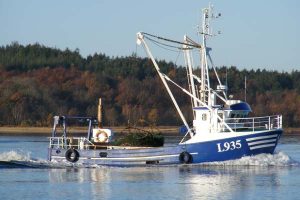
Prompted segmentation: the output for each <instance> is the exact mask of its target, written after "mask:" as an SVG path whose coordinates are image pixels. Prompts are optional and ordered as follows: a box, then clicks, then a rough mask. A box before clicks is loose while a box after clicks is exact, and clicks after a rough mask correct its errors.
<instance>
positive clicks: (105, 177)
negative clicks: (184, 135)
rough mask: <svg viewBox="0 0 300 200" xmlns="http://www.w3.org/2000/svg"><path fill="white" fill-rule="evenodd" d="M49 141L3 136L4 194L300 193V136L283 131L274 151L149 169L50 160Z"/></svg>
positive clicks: (0, 175)
mask: <svg viewBox="0 0 300 200" xmlns="http://www.w3.org/2000/svg"><path fill="white" fill-rule="evenodd" d="M47 146H48V140H47V138H46V137H40V136H39V137H36V136H32V137H24V136H0V197H1V199H56V200H57V199H72V200H73V199H130V200H131V199H155V200H160V199H164V200H165V199H191V200H193V199H299V198H300V189H299V188H300V137H288V136H284V137H283V138H282V139H281V142H280V144H279V145H278V147H277V152H276V154H275V155H259V156H255V157H248V158H242V159H239V160H236V161H228V162H216V163H210V164H206V165H190V166H168V167H145V168H143V167H134V168H117V167H98V166H90V167H89V168H87V167H83V166H76V167H70V166H69V165H67V164H66V165H55V164H49V163H48V162H47V161H46V156H47ZM11 160H15V161H17V164H15V161H14V162H11ZM18 162H19V163H23V164H24V163H25V164H27V165H31V166H32V167H24V166H23V165H18Z"/></svg>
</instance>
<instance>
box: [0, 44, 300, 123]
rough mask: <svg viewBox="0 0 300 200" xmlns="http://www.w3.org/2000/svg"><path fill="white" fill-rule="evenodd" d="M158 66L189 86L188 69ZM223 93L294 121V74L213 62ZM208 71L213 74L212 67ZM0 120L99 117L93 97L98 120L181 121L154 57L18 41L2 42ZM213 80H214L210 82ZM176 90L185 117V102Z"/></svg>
mask: <svg viewBox="0 0 300 200" xmlns="http://www.w3.org/2000/svg"><path fill="white" fill-rule="evenodd" d="M158 64H159V65H160V67H161V68H162V71H163V72H164V73H165V74H167V75H168V76H169V77H171V78H173V79H175V81H176V82H177V83H180V84H181V85H184V86H185V87H186V88H187V87H188V83H187V82H186V80H185V76H186V69H185V68H184V67H182V66H176V64H174V63H172V62H166V61H164V60H160V61H158ZM217 70H218V71H219V75H220V77H221V79H222V80H223V82H224V81H225V78H226V77H227V78H226V79H227V83H228V87H229V89H230V90H229V91H228V93H229V94H232V95H233V96H234V99H244V78H245V76H246V77H247V102H248V103H249V104H250V105H251V107H252V110H253V112H254V113H255V115H261V116H264V115H272V114H282V115H283V122H284V126H286V127H297V126H298V124H299V122H300V107H299V105H300V72H299V71H292V72H290V73H287V72H278V71H267V70H264V69H263V70H260V69H257V70H253V69H252V70H246V69H243V70H239V69H238V68H236V67H234V66H231V67H225V66H222V67H218V69H217ZM211 73H213V72H211ZM0 74H1V76H0V113H1V114H0V125H14V126H49V125H51V124H52V118H53V116H54V115H77V116H97V103H98V98H99V97H102V98H103V101H104V125H106V126H119V125H126V124H128V123H130V124H132V125H139V126H143V125H150V124H151V125H180V124H181V121H180V119H179V117H178V115H177V113H176V111H175V108H174V106H173V105H172V102H171V100H170V98H169V96H168V95H167V93H166V91H165V89H164V87H163V85H162V83H161V81H160V79H159V77H158V76H157V74H156V72H155V70H154V68H153V66H152V62H151V61H150V60H149V59H147V58H140V57H137V56H135V55H132V56H127V57H109V56H106V55H105V54H94V55H90V56H87V58H83V57H82V56H81V55H80V53H79V50H78V49H76V50H74V51H72V50H69V49H65V50H60V49H56V48H49V47H45V46H43V45H40V44H33V45H27V46H23V45H20V44H18V43H17V42H14V43H12V44H10V45H7V46H2V47H0ZM212 82H213V83H212V85H215V84H216V82H217V80H216V78H213V79H212ZM172 89H174V92H175V96H176V99H177V100H178V103H179V104H180V106H181V107H182V108H183V112H184V114H186V116H187V119H188V121H190V122H191V120H192V116H191V114H192V113H191V108H190V99H189V98H188V97H187V96H186V95H184V94H183V93H182V92H181V91H180V90H178V89H176V88H172Z"/></svg>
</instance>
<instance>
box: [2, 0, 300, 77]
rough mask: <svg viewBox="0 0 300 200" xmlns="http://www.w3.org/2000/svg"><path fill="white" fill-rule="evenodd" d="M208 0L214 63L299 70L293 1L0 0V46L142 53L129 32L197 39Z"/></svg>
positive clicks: (299, 24)
mask: <svg viewBox="0 0 300 200" xmlns="http://www.w3.org/2000/svg"><path fill="white" fill-rule="evenodd" d="M209 3H211V4H213V6H214V11H215V12H216V13H219V12H220V13H221V14H222V16H221V17H220V18H219V19H217V20H215V21H214V22H213V23H212V25H213V30H215V31H216V32H217V31H221V34H220V35H218V36H216V37H213V38H210V39H209V40H208V45H209V46H210V47H212V49H213V51H212V57H213V60H214V63H215V65H216V66H236V67H237V68H239V69H244V68H246V69H267V70H278V71H288V72H289V71H292V70H300V39H299V36H300V14H299V9H300V1H299V0H263V1H261V0H251V1H240V0H214V1H213V0H211V1H206V0H151V1H143V0H140V1H137V0H126V1H122V0H86V1H82V0H51V1H49V0H0V46H5V45H9V44H11V43H12V42H14V41H17V42H19V43H20V44H23V45H27V44H34V43H39V44H42V45H45V46H48V47H54V48H59V49H62V50H64V49H66V48H69V49H71V50H75V49H76V48H78V49H79V51H80V53H81V55H82V56H83V57H86V56H88V55H93V54H95V53H104V54H106V55H108V56H114V57H116V56H129V55H132V53H137V54H138V56H141V57H144V56H146V54H145V52H144V50H143V49H142V47H140V46H137V45H136V33H137V32H139V31H143V32H148V33H153V34H155V35H160V36H164V37H168V38H171V39H175V40H182V39H183V35H184V34H187V35H188V36H190V37H191V38H194V39H195V40H196V41H198V40H200V38H199V35H198V34H197V26H198V25H201V24H200V22H201V10H202V8H205V7H207V6H208V4H209ZM155 48H156V47H153V49H152V47H151V50H152V53H153V54H154V56H155V57H156V58H158V59H165V60H167V61H173V62H175V63H176V62H178V64H180V63H181V61H178V53H176V52H170V51H164V50H161V49H155Z"/></svg>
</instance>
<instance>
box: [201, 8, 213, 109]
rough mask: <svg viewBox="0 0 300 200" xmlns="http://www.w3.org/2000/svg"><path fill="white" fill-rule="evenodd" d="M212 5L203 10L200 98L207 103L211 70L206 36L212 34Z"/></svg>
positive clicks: (208, 102)
mask: <svg viewBox="0 0 300 200" xmlns="http://www.w3.org/2000/svg"><path fill="white" fill-rule="evenodd" d="M211 12H212V7H211V5H209V7H208V8H204V9H203V10H202V15H203V16H202V19H203V21H202V32H201V34H202V47H203V48H202V49H201V85H200V100H201V101H202V102H204V103H206V104H209V105H210V104H211V102H210V83H209V71H208V63H207V51H208V49H207V46H206V38H207V37H208V36H211V33H210V27H209V25H210V18H211Z"/></svg>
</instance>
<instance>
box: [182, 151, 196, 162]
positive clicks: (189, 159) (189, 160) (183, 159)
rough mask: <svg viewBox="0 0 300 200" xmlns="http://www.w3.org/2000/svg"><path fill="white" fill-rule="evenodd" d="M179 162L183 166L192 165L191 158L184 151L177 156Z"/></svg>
mask: <svg viewBox="0 0 300 200" xmlns="http://www.w3.org/2000/svg"><path fill="white" fill-rule="evenodd" d="M179 161H180V163H184V164H189V163H192V162H193V156H192V155H191V154H189V153H188V152H186V151H184V152H181V154H180V155H179Z"/></svg>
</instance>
